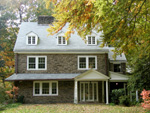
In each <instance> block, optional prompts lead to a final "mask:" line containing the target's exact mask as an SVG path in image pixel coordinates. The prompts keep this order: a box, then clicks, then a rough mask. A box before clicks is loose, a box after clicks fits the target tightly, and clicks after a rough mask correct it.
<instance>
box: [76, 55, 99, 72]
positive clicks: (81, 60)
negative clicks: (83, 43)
mask: <svg viewBox="0 0 150 113" xmlns="http://www.w3.org/2000/svg"><path fill="white" fill-rule="evenodd" d="M91 68H93V69H97V56H78V69H83V70H84V69H91Z"/></svg>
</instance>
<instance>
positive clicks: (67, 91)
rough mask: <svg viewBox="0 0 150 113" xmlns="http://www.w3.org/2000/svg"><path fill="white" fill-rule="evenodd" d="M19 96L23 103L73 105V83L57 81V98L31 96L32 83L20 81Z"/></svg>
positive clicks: (18, 84)
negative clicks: (22, 98) (22, 97)
mask: <svg viewBox="0 0 150 113" xmlns="http://www.w3.org/2000/svg"><path fill="white" fill-rule="evenodd" d="M16 85H17V86H18V87H19V91H18V94H19V96H21V95H22V96H24V100H25V103H34V104H42V103H44V104H45V103H73V101H74V81H58V96H33V81H20V82H18V83H17V84H16Z"/></svg>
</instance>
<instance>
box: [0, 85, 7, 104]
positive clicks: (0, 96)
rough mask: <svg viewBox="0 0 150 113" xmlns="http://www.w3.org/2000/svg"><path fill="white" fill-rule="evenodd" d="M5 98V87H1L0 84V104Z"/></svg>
mask: <svg viewBox="0 0 150 113" xmlns="http://www.w3.org/2000/svg"><path fill="white" fill-rule="evenodd" d="M6 99H7V95H6V93H5V88H4V87H3V85H2V84H0V104H2V103H3V102H5V100H6Z"/></svg>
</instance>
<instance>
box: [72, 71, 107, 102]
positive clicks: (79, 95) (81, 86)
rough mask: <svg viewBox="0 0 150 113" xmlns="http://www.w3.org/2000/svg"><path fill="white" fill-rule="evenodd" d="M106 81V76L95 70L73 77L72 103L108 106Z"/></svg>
mask: <svg viewBox="0 0 150 113" xmlns="http://www.w3.org/2000/svg"><path fill="white" fill-rule="evenodd" d="M108 79H109V77H108V76H106V75H104V74H102V73H100V72H98V71H95V70H89V71H86V72H85V73H83V74H81V75H79V76H77V77H75V81H74V103H75V104H77V103H106V104H109V92H108Z"/></svg>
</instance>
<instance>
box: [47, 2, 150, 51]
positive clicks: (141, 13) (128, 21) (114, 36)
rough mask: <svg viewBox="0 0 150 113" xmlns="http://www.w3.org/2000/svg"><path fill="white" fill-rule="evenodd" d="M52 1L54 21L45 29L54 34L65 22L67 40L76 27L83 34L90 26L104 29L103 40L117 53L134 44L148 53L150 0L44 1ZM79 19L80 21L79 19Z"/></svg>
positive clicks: (84, 34)
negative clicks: (67, 26) (114, 48)
mask: <svg viewBox="0 0 150 113" xmlns="http://www.w3.org/2000/svg"><path fill="white" fill-rule="evenodd" d="M46 1H47V6H48V4H49V2H53V4H54V6H55V7H54V14H53V16H54V17H55V19H56V20H57V21H55V22H54V23H53V26H51V27H50V28H49V29H48V31H49V32H50V34H54V33H57V32H58V31H59V30H61V29H62V28H63V27H64V26H65V24H66V23H69V28H68V31H67V32H66V36H67V39H68V38H69V36H70V34H71V33H73V31H74V30H76V31H77V32H78V33H79V35H80V36H82V37H85V36H86V35H87V34H90V33H91V31H92V30H93V29H95V30H96V31H97V32H99V31H103V37H104V40H103V41H104V43H108V42H109V43H110V44H111V45H113V46H114V47H116V48H117V51H118V52H125V53H126V52H128V50H131V49H135V48H136V47H137V46H141V47H143V48H145V47H146V48H147V49H145V50H144V51H141V54H143V53H145V51H146V53H147V52H148V53H150V51H149V50H150V44H149V41H150V29H149V27H150V15H149V14H150V1H148V0H107V1H106V0H71V1H70V0H61V1H58V0H46ZM79 20H80V21H79Z"/></svg>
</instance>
